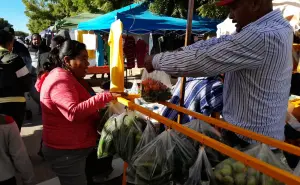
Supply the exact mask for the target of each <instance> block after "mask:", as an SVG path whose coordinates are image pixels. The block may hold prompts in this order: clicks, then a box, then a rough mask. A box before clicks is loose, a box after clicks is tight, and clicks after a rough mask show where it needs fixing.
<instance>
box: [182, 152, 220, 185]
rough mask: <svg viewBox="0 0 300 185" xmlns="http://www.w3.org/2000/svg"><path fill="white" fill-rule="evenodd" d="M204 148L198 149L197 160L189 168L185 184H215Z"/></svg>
mask: <svg viewBox="0 0 300 185" xmlns="http://www.w3.org/2000/svg"><path fill="white" fill-rule="evenodd" d="M205 150H206V148H204V147H201V148H200V149H199V153H198V157H197V160H196V162H195V163H194V165H193V166H192V167H191V168H190V170H189V178H188V180H187V181H186V182H185V185H217V183H216V179H215V176H214V174H213V170H212V167H211V165H210V162H209V160H208V158H207V155H206V152H205Z"/></svg>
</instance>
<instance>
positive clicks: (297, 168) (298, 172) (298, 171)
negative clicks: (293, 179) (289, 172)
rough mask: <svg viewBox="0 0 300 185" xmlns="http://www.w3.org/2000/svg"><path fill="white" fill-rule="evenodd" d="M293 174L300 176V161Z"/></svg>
mask: <svg viewBox="0 0 300 185" xmlns="http://www.w3.org/2000/svg"><path fill="white" fill-rule="evenodd" d="M293 175H296V176H300V163H298V165H297V167H296V168H295V170H294V172H293Z"/></svg>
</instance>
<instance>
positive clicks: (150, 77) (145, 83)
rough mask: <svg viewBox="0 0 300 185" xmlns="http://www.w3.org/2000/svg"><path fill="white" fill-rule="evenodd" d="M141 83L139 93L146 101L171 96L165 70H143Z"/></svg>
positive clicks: (154, 100)
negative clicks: (150, 71) (149, 71)
mask: <svg viewBox="0 0 300 185" xmlns="http://www.w3.org/2000/svg"><path fill="white" fill-rule="evenodd" d="M141 84H142V85H141V95H142V98H143V99H144V100H145V101H147V102H152V103H155V102H158V101H167V100H169V99H170V98H171V97H172V93H171V87H172V84H171V80H170V77H169V75H167V74H166V73H165V72H162V71H154V72H152V73H148V72H147V71H146V70H144V72H143V75H142V83H141Z"/></svg>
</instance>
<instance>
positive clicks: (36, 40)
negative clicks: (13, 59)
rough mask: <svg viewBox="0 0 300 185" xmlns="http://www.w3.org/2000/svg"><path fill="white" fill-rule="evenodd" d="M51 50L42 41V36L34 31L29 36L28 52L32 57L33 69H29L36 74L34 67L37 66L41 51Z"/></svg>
mask: <svg viewBox="0 0 300 185" xmlns="http://www.w3.org/2000/svg"><path fill="white" fill-rule="evenodd" d="M50 50H51V48H50V47H48V46H47V45H46V44H45V43H44V42H42V37H41V35H40V34H38V33H34V34H32V36H31V45H30V47H29V53H30V56H31V59H32V66H33V69H32V70H31V71H30V72H31V73H32V74H36V68H37V66H38V59H39V56H40V55H41V54H43V53H46V52H49V51H50Z"/></svg>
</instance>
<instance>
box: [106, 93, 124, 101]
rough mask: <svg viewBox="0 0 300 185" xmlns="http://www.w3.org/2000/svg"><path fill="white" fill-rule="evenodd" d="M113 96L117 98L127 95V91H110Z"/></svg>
mask: <svg viewBox="0 0 300 185" xmlns="http://www.w3.org/2000/svg"><path fill="white" fill-rule="evenodd" d="M110 94H111V95H112V97H113V100H116V99H117V98H118V97H122V96H127V93H124V92H120V93H118V92H113V93H110Z"/></svg>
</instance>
